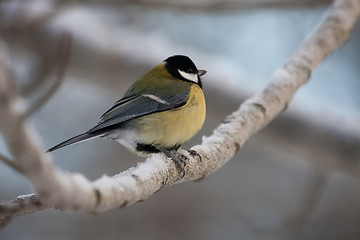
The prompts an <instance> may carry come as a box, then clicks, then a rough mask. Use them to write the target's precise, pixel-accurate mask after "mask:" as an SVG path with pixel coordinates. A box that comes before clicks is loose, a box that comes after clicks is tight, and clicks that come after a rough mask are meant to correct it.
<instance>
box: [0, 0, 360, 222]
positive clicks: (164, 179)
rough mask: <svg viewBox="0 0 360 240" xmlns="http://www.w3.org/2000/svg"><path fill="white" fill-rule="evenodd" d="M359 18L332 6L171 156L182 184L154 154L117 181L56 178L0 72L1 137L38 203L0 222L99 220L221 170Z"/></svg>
mask: <svg viewBox="0 0 360 240" xmlns="http://www.w3.org/2000/svg"><path fill="white" fill-rule="evenodd" d="M359 13H360V0H337V1H335V2H334V3H333V5H332V6H331V8H330V9H329V11H328V13H327V15H326V17H325V19H324V20H323V22H322V23H321V24H320V26H319V27H318V28H317V29H316V30H315V31H314V33H313V34H312V35H311V36H310V37H309V38H308V39H307V40H305V41H304V42H303V43H302V44H301V45H300V46H299V48H298V49H297V50H296V51H295V52H294V54H293V55H292V56H291V57H290V58H289V60H288V61H287V62H286V63H285V64H284V65H283V66H282V67H281V68H280V69H278V70H277V71H276V72H275V73H274V75H273V77H272V79H271V81H270V83H269V84H268V86H266V88H265V89H264V90H263V91H262V92H260V93H258V94H257V95H255V96H254V97H252V98H250V99H248V100H247V101H245V102H244V103H243V104H242V105H241V106H240V108H239V109H238V110H236V111H235V112H233V113H232V114H231V115H229V116H228V117H227V118H226V120H225V121H224V122H223V123H222V124H221V125H220V126H219V127H218V128H216V129H215V130H214V132H213V134H212V135H211V136H209V137H204V138H203V141H202V143H201V144H200V145H197V146H194V147H192V148H191V150H190V151H186V150H182V149H180V150H179V151H178V154H179V157H181V158H183V159H185V160H186V166H185V170H186V174H185V176H184V177H183V178H181V175H182V174H181V173H179V172H178V170H177V168H176V166H175V165H174V164H173V162H172V161H171V160H170V159H167V158H166V157H165V156H164V155H161V154H155V155H153V156H152V157H150V158H148V159H146V161H145V162H143V163H140V164H138V165H137V166H136V167H133V168H130V169H129V170H127V171H125V172H122V173H120V174H118V175H115V176H112V177H110V176H103V177H101V178H100V179H98V180H96V181H94V182H90V181H89V180H88V179H86V178H85V177H84V176H83V175H81V174H77V173H66V172H63V171H61V170H60V169H58V168H56V167H55V166H54V165H53V163H52V160H51V157H50V155H49V154H46V153H44V151H43V149H42V147H41V143H40V140H39V138H38V137H36V134H35V133H34V131H32V130H31V129H30V127H29V126H28V125H27V124H26V123H24V121H23V118H22V116H23V112H22V111H21V109H22V108H21V107H20V108H19V104H18V103H19V99H18V98H19V97H18V96H17V95H16V91H15V90H14V81H13V79H12V78H11V75H10V74H6V72H3V71H2V72H1V75H0V131H1V133H2V135H3V138H4V140H5V141H6V144H7V146H8V148H9V150H10V152H11V154H12V155H13V158H14V159H15V160H16V164H17V166H19V169H20V171H21V172H22V173H23V174H24V175H25V176H26V177H27V178H28V179H29V180H30V181H31V183H32V184H33V186H34V188H35V191H36V193H37V196H33V197H34V199H36V201H35V202H36V204H34V201H33V200H34V199H33V200H29V201H27V200H26V201H23V202H22V204H3V205H0V216H1V218H0V220H1V219H5V220H6V221H8V220H9V219H10V218H11V217H13V216H16V215H19V214H21V213H23V214H25V213H26V212H27V211H26V209H31V211H36V210H42V209H46V208H57V209H61V210H70V211H86V212H91V213H100V212H103V211H105V210H108V209H113V208H119V207H125V206H128V205H130V204H132V203H134V202H137V201H141V200H144V199H146V198H148V197H149V196H151V195H152V194H154V193H155V192H157V191H158V190H160V189H162V188H163V187H166V186H170V185H173V184H177V183H180V182H185V181H197V180H201V179H203V178H204V177H205V176H207V175H208V174H210V173H212V172H214V171H216V170H218V169H219V168H221V167H222V166H223V165H224V164H225V163H226V162H228V161H229V160H230V159H231V158H232V157H233V156H234V154H236V153H237V151H238V150H239V149H240V148H241V147H242V146H243V145H244V143H245V142H246V141H247V139H248V138H249V137H250V136H251V135H253V134H254V133H256V132H257V131H258V130H260V129H261V128H263V127H264V126H266V125H267V124H268V123H269V122H270V121H271V120H273V119H274V118H275V117H276V116H278V115H279V114H280V113H281V112H282V111H284V110H285V109H286V107H287V105H288V103H289V102H290V101H291V99H292V97H293V95H294V93H295V92H296V90H297V89H298V88H299V87H300V86H302V85H303V84H304V83H305V82H306V81H307V80H308V79H309V77H310V75H311V72H312V71H313V70H314V69H315V68H316V67H317V66H318V65H319V64H320V63H321V62H322V61H323V60H324V59H325V57H326V56H327V55H329V54H330V53H332V52H333V51H335V50H336V49H337V48H339V47H340V46H341V45H342V44H344V42H345V41H346V40H347V39H348V38H349V35H350V31H351V29H352V28H353V26H354V24H355V23H356V21H357V18H358V16H359ZM0 60H1V59H0ZM0 69H6V63H5V62H4V61H1V62H0ZM14 201H16V200H14ZM36 206H39V207H38V209H36ZM34 208H35V209H34ZM22 209H25V210H22Z"/></svg>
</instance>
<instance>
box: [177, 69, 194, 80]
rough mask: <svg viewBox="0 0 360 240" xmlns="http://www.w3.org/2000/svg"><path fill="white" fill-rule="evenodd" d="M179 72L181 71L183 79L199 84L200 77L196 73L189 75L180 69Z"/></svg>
mask: <svg viewBox="0 0 360 240" xmlns="http://www.w3.org/2000/svg"><path fill="white" fill-rule="evenodd" d="M178 71H179V73H180V75H181V76H182V77H183V78H185V79H186V80H189V81H192V82H196V83H198V82H199V77H198V75H197V74H196V73H187V72H184V71H181V70H179V69H178Z"/></svg>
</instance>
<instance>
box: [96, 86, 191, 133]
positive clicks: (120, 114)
mask: <svg viewBox="0 0 360 240" xmlns="http://www.w3.org/2000/svg"><path fill="white" fill-rule="evenodd" d="M188 93H189V92H188V91H185V92H182V93H179V94H176V95H172V96H165V97H162V98H159V97H157V96H154V95H151V94H143V95H137V96H131V97H128V98H124V99H120V100H119V101H117V102H116V103H115V104H114V106H113V107H112V108H110V109H109V110H108V111H107V112H105V113H104V114H103V115H102V116H101V117H100V121H99V122H98V125H96V126H95V127H94V128H92V129H91V130H90V131H91V132H93V131H97V130H100V129H103V128H106V127H109V126H112V125H115V124H119V123H122V122H125V121H127V120H130V119H133V118H137V117H141V116H144V115H148V114H151V113H155V112H162V111H166V110H170V109H175V108H179V107H181V106H183V105H185V104H186V101H187V98H188Z"/></svg>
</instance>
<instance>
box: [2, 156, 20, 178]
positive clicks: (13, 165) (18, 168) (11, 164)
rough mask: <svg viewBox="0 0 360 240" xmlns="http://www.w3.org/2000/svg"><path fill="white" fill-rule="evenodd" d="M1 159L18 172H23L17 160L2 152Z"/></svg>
mask: <svg viewBox="0 0 360 240" xmlns="http://www.w3.org/2000/svg"><path fill="white" fill-rule="evenodd" d="M0 160H1V161H3V162H4V163H5V164H6V165H8V166H9V167H11V168H12V169H14V170H15V171H17V172H18V173H21V172H22V171H21V169H20V167H19V165H18V164H17V163H16V162H15V161H13V160H11V159H10V158H8V157H6V156H4V155H2V154H1V153H0Z"/></svg>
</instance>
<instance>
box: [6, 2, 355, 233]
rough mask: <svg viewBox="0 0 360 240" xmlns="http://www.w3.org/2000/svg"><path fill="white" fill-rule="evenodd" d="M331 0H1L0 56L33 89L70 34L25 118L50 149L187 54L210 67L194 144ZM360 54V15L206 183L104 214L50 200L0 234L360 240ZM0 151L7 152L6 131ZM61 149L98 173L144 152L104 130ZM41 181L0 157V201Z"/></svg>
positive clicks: (62, 156)
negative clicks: (64, 54) (63, 62)
mask: <svg viewBox="0 0 360 240" xmlns="http://www.w3.org/2000/svg"><path fill="white" fill-rule="evenodd" d="M329 4H330V1H324V0H313V1H308V0H297V1H296V0H252V1H251V0H249V1H247V0H236V1H235V0H234V1H229V2H228V1H219V0H211V1H206V0H196V1H190V0H186V1H175V0H173V1H162V0H148V1H147V0H138V1H126V0H118V1H117V0H112V1H110V0H107V1H95V0H83V1H70V0H68V1H56V0H23V1H21V0H8V1H6V0H3V1H0V34H1V35H0V43H1V46H2V52H1V54H3V55H4V54H5V55H6V56H5V57H6V59H7V61H8V64H9V65H10V66H11V69H12V71H13V75H14V77H15V78H16V80H17V82H18V86H19V92H20V93H21V95H23V96H24V97H25V99H26V100H27V101H29V102H31V101H36V98H38V97H39V96H41V95H42V94H43V92H45V91H46V90H47V89H49V88H50V87H51V85H52V84H53V83H54V81H55V79H56V69H57V67H58V66H57V59H56V52H57V51H58V50H59V47H58V45H59V41H60V40H59V39H61V38H62V36H63V35H64V33H67V34H69V33H70V34H71V35H72V47H71V55H70V59H69V64H68V67H67V69H66V74H65V76H64V80H63V84H62V86H61V87H60V89H59V90H58V92H57V93H56V94H55V95H54V96H53V98H51V99H50V100H49V101H48V103H47V104H46V105H45V106H44V107H43V108H41V109H40V110H39V111H38V112H37V113H36V114H34V115H33V116H32V117H31V118H30V119H29V122H30V123H31V124H32V125H34V128H35V129H36V130H37V131H38V133H39V135H40V136H41V138H42V141H43V146H44V151H45V149H48V148H49V147H52V146H53V145H55V144H57V143H59V142H61V141H63V140H65V139H67V138H69V137H72V136H74V135H76V134H78V133H81V132H83V131H85V130H88V129H89V128H90V127H92V126H93V125H94V124H95V123H96V122H97V121H98V118H99V116H100V115H101V114H102V113H103V112H105V111H106V110H107V109H108V108H109V107H111V105H112V104H113V103H114V102H115V101H117V100H118V99H119V98H121V97H122V95H123V94H124V93H125V91H126V89H127V88H128V87H129V86H130V85H131V84H132V83H133V82H134V81H135V80H137V79H138V78H139V77H140V76H141V75H142V74H144V73H145V72H147V71H148V70H149V69H150V68H151V67H152V66H154V65H156V64H158V63H159V62H161V61H162V60H164V59H165V58H167V57H168V56H171V55H174V54H184V55H188V56H190V57H191V58H192V60H193V61H194V62H195V64H196V65H197V67H198V68H200V69H206V70H207V71H208V73H207V74H206V75H205V76H204V78H203V85H204V92H205V97H206V101H207V119H206V122H205V125H204V127H203V129H202V130H201V132H200V133H198V134H197V135H196V137H195V138H194V139H192V140H191V141H190V142H189V143H188V144H186V145H185V146H184V148H189V147H191V146H192V145H194V144H199V143H201V137H202V136H208V135H210V134H211V133H212V131H213V129H214V128H216V127H217V126H218V125H219V124H220V123H221V122H222V121H223V120H224V118H225V117H226V116H227V115H228V114H230V113H231V112H232V111H234V110H235V109H237V108H238V106H239V105H240V103H241V102H242V101H243V100H244V99H246V98H247V97H249V96H251V95H252V94H254V93H256V92H258V91H261V90H262V89H263V88H264V87H265V86H266V84H267V82H268V81H269V80H270V79H271V75H272V73H273V72H274V71H275V70H276V69H277V68H279V67H280V66H281V65H282V64H283V63H284V61H285V60H286V59H287V58H288V57H289V56H290V55H291V53H292V52H293V51H294V50H295V49H296V47H297V46H298V45H299V44H300V43H301V42H302V41H303V39H304V38H306V37H307V36H308V35H309V34H310V33H311V32H312V31H313V30H314V28H315V27H316V26H317V25H318V24H319V22H320V21H321V20H322V18H323V15H324V13H325V12H326V9H327V8H328V6H329ZM5 50H6V51H5ZM60 50H61V49H60ZM3 57H4V56H3ZM359 66H360V24H359V23H358V24H357V25H356V26H355V29H354V31H353V33H352V37H351V39H350V40H349V41H348V42H347V43H346V45H345V46H344V47H342V48H341V49H340V50H338V51H336V52H335V53H333V54H332V55H331V56H330V57H329V58H328V59H326V60H325V61H324V63H323V64H322V65H321V66H320V67H319V68H318V69H317V70H316V71H315V72H314V73H313V74H312V76H311V79H310V81H309V82H308V83H306V85H305V86H303V87H302V88H301V89H300V90H299V91H298V92H297V93H296V95H295V97H294V99H293V101H292V102H291V104H290V105H289V107H288V109H287V111H286V112H285V113H283V114H281V115H280V116H279V117H278V118H277V119H276V120H275V121H273V122H272V123H271V124H270V125H269V126H267V127H266V128H265V129H263V130H262V131H260V132H259V133H257V134H256V135H254V136H253V137H251V138H250V140H249V141H248V142H247V143H246V144H245V146H244V147H243V148H242V149H241V151H240V152H239V153H238V154H237V155H236V156H235V157H234V158H233V159H232V160H231V161H230V162H229V163H227V164H226V165H225V166H224V167H223V168H222V169H220V170H219V171H217V172H216V173H214V174H212V175H210V176H208V177H207V178H206V179H205V180H204V181H202V182H200V183H192V182H190V183H184V184H179V185H176V186H172V187H169V188H167V189H164V190H162V191H160V192H158V193H156V194H155V195H153V196H152V197H150V198H149V199H147V200H146V201H144V202H141V203H136V204H134V205H132V206H130V207H126V208H124V209H119V210H118V209H115V210H111V211H107V212H105V213H103V214H101V215H89V214H85V213H66V212H60V211H56V210H46V211H42V212H38V213H34V214H29V215H26V216H21V217H18V218H15V219H14V220H13V221H12V222H11V223H10V224H9V225H8V226H7V227H6V228H5V229H3V230H1V231H0V239H2V240H5V239H18V240H22V239H24V240H25V239H26V240H29V239H59V240H60V239H224V240H225V239H246V240H252V239H360V228H359V227H358V222H359V221H360V183H359V180H360V124H359V122H360V68H359ZM0 152H1V153H3V154H8V152H7V150H6V146H5V144H4V142H3V140H2V139H1V137H0ZM52 155H53V157H54V161H55V164H56V165H57V166H58V167H60V168H62V169H64V170H66V171H69V172H80V173H82V174H84V175H85V176H87V177H88V178H89V179H92V180H95V179H97V178H99V177H101V176H102V175H104V174H107V175H113V174H116V173H118V172H121V171H124V170H126V169H128V168H129V167H131V166H135V165H136V164H137V162H139V161H143V159H141V158H137V157H136V156H134V155H133V154H131V153H129V152H128V151H127V150H126V149H125V148H124V147H122V146H120V145H119V144H117V143H116V142H112V141H107V140H102V139H97V140H92V141H89V142H85V143H82V144H78V145H75V146H70V147H67V148H64V149H62V150H59V151H56V152H54V153H53V154H52ZM32 192H33V189H32V187H31V185H30V184H29V182H28V181H27V180H26V179H25V178H24V177H23V176H21V175H19V174H17V173H16V172H14V171H13V170H11V169H10V168H8V167H7V166H5V165H4V164H1V163H0V201H6V200H11V199H14V198H16V197H17V196H18V195H20V194H27V193H32Z"/></svg>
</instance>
